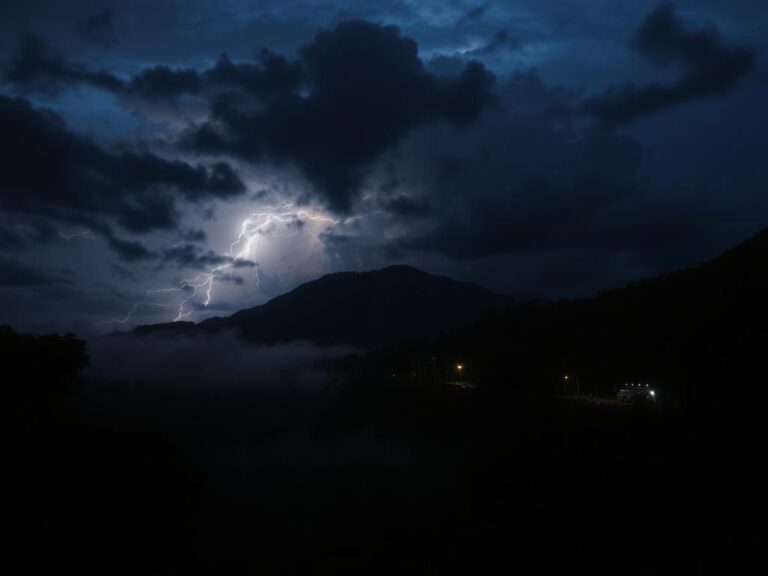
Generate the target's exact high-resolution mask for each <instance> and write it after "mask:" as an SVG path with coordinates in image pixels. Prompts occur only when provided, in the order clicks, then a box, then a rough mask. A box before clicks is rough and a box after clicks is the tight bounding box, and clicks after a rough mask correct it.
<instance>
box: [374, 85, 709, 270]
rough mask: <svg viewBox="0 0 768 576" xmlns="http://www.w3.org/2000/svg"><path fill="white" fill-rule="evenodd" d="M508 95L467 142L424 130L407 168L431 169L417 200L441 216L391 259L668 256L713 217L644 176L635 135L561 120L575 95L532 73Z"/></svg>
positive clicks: (403, 242)
mask: <svg viewBox="0 0 768 576" xmlns="http://www.w3.org/2000/svg"><path fill="white" fill-rule="evenodd" d="M499 92H500V96H501V108H500V109H499V110H498V111H494V112H492V113H489V114H488V115H486V117H484V118H483V120H481V121H480V122H479V123H478V124H477V125H476V126H474V127H473V128H472V129H471V130H468V131H466V133H465V134H463V135H462V138H461V139H458V138H455V137H452V136H451V135H450V134H447V133H446V132H444V131H439V130H435V129H426V130H425V131H424V132H423V133H421V134H418V135H417V136H418V137H415V138H412V139H410V140H409V141H408V142H407V143H406V144H405V145H404V146H405V148H404V150H403V151H402V156H403V157H405V158H407V166H413V165H416V166H420V167H421V168H422V170H423V171H424V173H425V174H426V175H424V176H421V177H420V181H422V182H424V184H422V185H421V187H419V188H417V189H418V190H419V198H420V199H421V200H420V201H421V202H426V203H428V205H429V206H432V207H433V208H434V212H433V214H431V215H429V216H426V217H424V218H422V219H421V220H418V221H416V220H413V219H411V222H412V224H413V226H412V227H411V228H410V229H409V230H408V232H407V233H406V234H405V235H404V236H402V237H401V238H400V239H399V240H396V241H394V242H393V243H392V244H391V245H389V246H388V247H387V251H388V253H389V254H391V255H393V256H395V257H401V256H402V255H403V254H407V253H411V254H413V253H418V252H421V253H432V254H439V255H442V256H447V257H449V258H451V259H454V260H460V261H461V260H464V261H471V260H477V259H482V258H489V257H498V256H504V255H511V254H514V255H529V256H531V257H533V256H534V255H542V254H548V253H549V254H552V253H562V252H564V251H572V250H584V251H588V252H590V253H593V254H607V253H623V252H631V253H633V254H634V255H635V256H636V257H638V258H640V257H642V258H647V259H648V260H653V258H651V257H647V256H646V255H653V256H654V257H655V258H656V261H663V259H664V254H665V253H672V252H675V251H676V250H678V249H683V250H684V249H686V248H687V242H688V241H689V239H691V238H695V237H696V236H697V235H701V233H702V232H703V231H705V230H706V227H707V226H708V225H709V224H711V222H712V221H713V220H714V218H713V217H714V215H713V214H712V213H711V212H708V211H707V209H706V207H705V206H700V205H697V203H696V200H695V198H696V195H695V194H692V193H686V192H684V191H674V190H665V189H661V188H658V187H654V186H652V185H650V184H649V183H648V182H647V181H646V180H644V179H643V178H641V177H640V175H639V166H640V163H641V161H642V158H643V152H642V149H641V148H640V146H639V145H638V144H637V143H636V142H634V141H633V140H632V139H630V138H629V137H627V136H623V135H618V134H614V133H612V132H605V131H597V130H587V131H581V132H580V131H578V130H576V129H575V128H574V127H573V126H572V125H571V124H570V123H569V122H568V121H567V120H568V117H567V114H566V115H565V116H564V115H563V113H562V112H558V113H553V112H552V111H553V110H558V111H562V110H568V109H570V108H571V106H572V100H573V97H572V96H569V95H568V94H567V93H566V92H563V91H561V90H558V89H556V88H551V87H549V86H547V85H546V84H545V83H544V82H543V81H542V80H541V79H540V78H539V77H538V76H537V75H535V74H522V75H517V76H513V77H512V78H510V79H509V80H508V81H506V82H504V83H503V84H501V85H500V87H499ZM401 180H402V181H403V187H404V188H406V189H407V188H408V186H409V185H410V186H412V184H409V182H408V179H407V177H402V178H401ZM396 199H398V197H396ZM675 238H677V240H675Z"/></svg>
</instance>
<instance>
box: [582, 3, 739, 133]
mask: <svg viewBox="0 0 768 576" xmlns="http://www.w3.org/2000/svg"><path fill="white" fill-rule="evenodd" d="M632 46H633V48H634V49H635V50H637V52H638V53H639V54H640V55H641V56H643V57H645V58H648V59H649V60H651V61H653V62H656V63H657V64H659V65H661V66H677V67H680V68H681V69H682V76H681V78H680V79H679V80H677V81H676V82H674V83H672V84H667V85H664V84H655V83H653V84H645V85H640V86H637V85H634V84H627V85H625V86H622V87H620V88H612V89H610V90H608V91H607V92H606V93H604V94H602V95H601V96H597V97H595V98H592V99H590V100H588V101H587V102H585V104H584V109H585V110H586V111H587V112H588V113H589V114H591V115H592V116H594V117H595V118H596V119H597V120H598V122H600V123H601V124H602V125H604V126H608V127H610V126H619V125H622V124H627V123H629V122H632V121H634V120H637V119H638V118H641V117H643V116H648V115H650V114H655V113H657V112H661V111H663V110H666V109H668V108H671V107H672V106H676V105H678V104H682V103H684V102H689V101H692V100H699V99H703V98H709V97H712V96H718V95H721V94H724V93H726V92H728V91H729V90H731V89H732V88H733V87H734V86H735V84H736V82H737V81H738V80H739V79H741V78H742V77H743V76H744V75H745V74H746V73H747V71H749V69H750V68H751V67H752V64H753V61H754V52H753V50H752V49H750V48H748V47H745V46H731V45H728V44H725V43H724V42H723V40H722V38H721V36H720V33H719V31H718V30H717V29H715V28H707V29H703V30H696V31H691V30H688V29H687V28H686V27H685V26H684V25H683V23H682V22H681V21H680V19H679V17H678V16H677V14H676V13H675V8H674V5H673V4H671V3H665V4H661V5H659V6H658V7H657V8H656V9H654V10H653V11H652V12H651V13H650V14H649V15H648V16H647V17H646V19H645V21H644V22H643V23H642V25H641V26H640V27H639V28H638V30H637V32H636V33H635V37H634V39H633V42H632Z"/></svg>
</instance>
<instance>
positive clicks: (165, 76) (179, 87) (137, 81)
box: [125, 66, 203, 101]
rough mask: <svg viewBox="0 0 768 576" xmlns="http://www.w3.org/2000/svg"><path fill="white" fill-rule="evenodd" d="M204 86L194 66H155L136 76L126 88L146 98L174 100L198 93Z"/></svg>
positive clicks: (151, 99)
mask: <svg viewBox="0 0 768 576" xmlns="http://www.w3.org/2000/svg"><path fill="white" fill-rule="evenodd" d="M202 87H203V83H202V81H201V80H200V75H199V74H198V72H197V70H195V69H193V68H180V69H171V68H169V67H168V66H154V67H153V68H148V69H146V70H144V71H143V72H142V73H141V74H139V75H137V76H134V77H133V78H132V79H131V81H130V83H129V84H128V86H127V87H126V88H125V90H126V91H127V92H128V93H130V94H133V95H135V96H138V97H140V98H144V99H145V100H150V101H158V100H166V101H167V100H174V99H175V98H177V97H178V96H180V95H182V94H198V93H199V92H200V91H201V90H202Z"/></svg>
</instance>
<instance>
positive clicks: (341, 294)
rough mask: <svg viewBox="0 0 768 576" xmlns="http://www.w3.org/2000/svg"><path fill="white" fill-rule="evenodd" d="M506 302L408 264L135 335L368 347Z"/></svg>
mask: <svg viewBox="0 0 768 576" xmlns="http://www.w3.org/2000/svg"><path fill="white" fill-rule="evenodd" d="M511 303H512V299H511V298H509V297H507V296H502V295H499V294H496V293H493V292H491V291H489V290H486V289H485V288H482V287H480V286H477V285H475V284H470V283H466V282H457V281H455V280H452V279H450V278H446V277H443V276H437V275H433V274H429V273H426V272H423V271H421V270H418V269H416V268H413V267H411V266H390V267H388V268H383V269H381V270H374V271H370V272H338V273H334V274H328V275H326V276H323V277H321V278H319V279H317V280H313V281H311V282H307V283H306V284H302V285H301V286H299V287H298V288H296V289H294V290H292V291H290V292H288V293H286V294H283V295H282V296H278V297H276V298H273V299H272V300H270V301H269V302H267V303H266V304H262V305H260V306H255V307H253V308H247V309H244V310H241V311H239V312H237V313H235V314H233V315H232V316H229V317H214V318H210V319H208V320H204V321H202V322H200V323H198V324H194V323H192V322H172V323H166V324H155V325H148V326H138V327H136V328H135V329H134V330H132V332H131V333H132V334H135V335H176V334H203V333H208V334H210V333H217V332H220V331H223V330H233V331H235V332H237V333H238V334H239V335H240V336H242V337H243V338H244V339H246V340H248V341H251V342H256V343H263V344H271V343H278V342H289V341H294V340H307V341H310V342H314V343H316V344H321V345H337V344H339V345H353V346H362V347H376V346H382V345H392V344H396V343H401V342H417V341H420V340H423V339H425V338H429V337H434V336H437V335H439V334H441V333H443V332H446V331H450V330H453V329H455V328H458V327H461V326H463V325H465V324H468V323H470V322H472V321H473V320H476V319H477V318H479V317H480V316H482V315H483V314H484V313H487V312H490V311H495V310H500V309H504V308H505V307H507V306H508V305H510V304H511Z"/></svg>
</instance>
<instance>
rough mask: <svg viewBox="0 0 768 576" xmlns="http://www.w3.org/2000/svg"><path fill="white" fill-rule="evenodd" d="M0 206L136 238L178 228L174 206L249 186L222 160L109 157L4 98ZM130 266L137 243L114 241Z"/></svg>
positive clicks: (0, 101)
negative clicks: (209, 162) (123, 232)
mask: <svg viewBox="0 0 768 576" xmlns="http://www.w3.org/2000/svg"><path fill="white" fill-rule="evenodd" d="M0 125H2V126H3V130H2V131H0V156H2V158H3V159H4V165H5V166H6V168H5V169H4V170H3V171H2V173H0V208H1V209H2V210H3V211H4V212H6V213H22V214H27V215H34V216H43V217H46V218H49V219H53V220H58V221H64V222H69V223H73V224H79V225H82V226H85V227H87V228H89V229H91V230H93V231H94V232H98V233H101V234H103V235H105V236H107V237H112V236H113V233H112V231H111V228H112V222H115V223H117V224H119V225H120V226H122V227H123V228H125V229H126V230H128V231H130V232H135V233H145V232H150V231H153V230H158V229H173V228H175V227H176V226H177V224H178V212H177V209H176V201H177V199H179V198H183V199H186V200H189V201H193V202H202V201H209V200H212V199H229V198H234V197H237V196H239V195H241V194H242V193H243V192H244V191H245V186H244V184H243V183H242V181H241V180H240V178H239V177H238V175H237V174H236V173H235V172H234V170H233V169H232V168H231V167H230V166H229V165H228V164H225V163H223V162H218V163H216V164H214V165H213V166H212V167H210V168H208V167H205V166H202V165H191V164H188V163H186V162H183V161H179V160H167V159H164V158H161V157H159V156H156V155H154V154H152V153H150V152H144V151H140V152H133V151H127V150H122V151H109V150H106V149H104V148H101V147H100V146H98V145H97V144H95V143H93V142H92V141H90V140H88V139H86V138H83V137H80V136H77V135H75V134H73V133H72V132H70V131H69V130H68V129H67V127H66V125H65V123H64V121H63V120H62V119H61V117H60V116H58V115H57V114H55V113H54V112H52V111H50V110H46V109H39V108H35V107H33V106H32V105H31V104H30V103H29V102H27V101H26V100H22V99H16V98H9V97H6V96H0ZM110 243H111V245H112V247H113V248H115V249H116V250H117V251H118V253H120V254H121V255H123V256H124V257H127V258H128V259H129V260H130V259H132V260H136V259H138V258H142V257H145V256H147V254H146V253H144V252H143V251H142V250H140V249H138V246H137V245H133V244H126V242H125V241H123V240H117V239H112V240H111V241H110Z"/></svg>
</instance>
